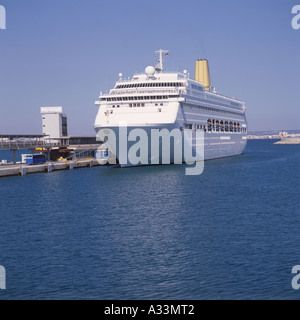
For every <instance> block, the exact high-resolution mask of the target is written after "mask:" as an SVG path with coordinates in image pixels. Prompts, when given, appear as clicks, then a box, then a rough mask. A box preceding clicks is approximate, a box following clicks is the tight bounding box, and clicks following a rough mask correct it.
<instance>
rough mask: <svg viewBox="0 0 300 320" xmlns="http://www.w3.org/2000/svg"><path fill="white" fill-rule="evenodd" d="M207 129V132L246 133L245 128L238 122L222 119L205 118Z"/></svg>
mask: <svg viewBox="0 0 300 320" xmlns="http://www.w3.org/2000/svg"><path fill="white" fill-rule="evenodd" d="M207 131H208V132H212V131H215V132H242V133H246V131H247V130H246V128H241V125H240V123H239V122H233V121H223V120H221V121H220V120H214V119H213V120H211V119H208V120H207Z"/></svg>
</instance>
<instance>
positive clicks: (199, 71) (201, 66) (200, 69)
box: [195, 60, 211, 90]
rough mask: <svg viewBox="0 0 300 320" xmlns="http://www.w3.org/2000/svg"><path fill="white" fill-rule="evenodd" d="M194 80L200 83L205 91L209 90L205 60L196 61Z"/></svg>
mask: <svg viewBox="0 0 300 320" xmlns="http://www.w3.org/2000/svg"><path fill="white" fill-rule="evenodd" d="M195 80H196V81H198V82H200V83H201V84H202V85H203V87H204V89H205V90H210V88H211V84H210V75H209V67H208V61H207V60H197V61H196V70H195Z"/></svg>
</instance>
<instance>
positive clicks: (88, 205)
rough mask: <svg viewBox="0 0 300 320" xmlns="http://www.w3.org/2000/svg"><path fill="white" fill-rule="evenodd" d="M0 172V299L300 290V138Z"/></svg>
mask: <svg viewBox="0 0 300 320" xmlns="http://www.w3.org/2000/svg"><path fill="white" fill-rule="evenodd" d="M273 142H274V141H270V140H261V141H249V142H248V146H247V149H246V151H245V154H244V155H242V156H238V157H232V158H226V159H219V160H213V161H208V162H205V169H204V173H203V174H202V175H200V176H186V175H185V174H184V172H185V171H184V168H185V166H184V165H181V166H175V165H173V166H155V167H139V168H130V169H112V168H108V167H96V168H91V169H90V168H87V169H80V170H74V171H61V172H52V173H50V174H36V175H27V176H25V177H11V178H2V179H1V180H0V194H1V202H0V219H1V223H0V265H3V266H4V267H5V268H6V276H7V283H6V287H7V289H6V290H2V291H1V290H0V299H102V300H104V299H299V298H300V291H296V290H294V289H293V288H292V286H291V281H292V278H293V276H294V275H292V274H291V270H292V267H293V266H294V265H300V245H299V244H300V232H299V230H300V208H299V205H300V200H299V199H300V189H299V181H300V161H299V160H300V146H299V145H294V146H292V145H290V146H284V145H273Z"/></svg>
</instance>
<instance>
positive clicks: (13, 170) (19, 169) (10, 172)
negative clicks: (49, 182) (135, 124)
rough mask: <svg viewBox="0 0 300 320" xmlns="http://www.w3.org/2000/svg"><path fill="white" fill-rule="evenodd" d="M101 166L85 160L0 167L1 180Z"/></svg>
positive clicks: (92, 160) (94, 160)
mask: <svg viewBox="0 0 300 320" xmlns="http://www.w3.org/2000/svg"><path fill="white" fill-rule="evenodd" d="M96 166H100V164H99V163H98V161H97V160H96V159H83V160H76V161H66V162H48V163H46V164H39V165H24V164H16V165H3V166H0V178H1V177H9V176H25V175H27V174H33V173H50V172H53V171H59V170H73V169H79V168H90V167H96Z"/></svg>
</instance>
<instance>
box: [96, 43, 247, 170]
mask: <svg viewBox="0 0 300 320" xmlns="http://www.w3.org/2000/svg"><path fill="white" fill-rule="evenodd" d="M168 54H169V53H168V51H167V50H162V49H160V50H159V51H156V52H155V57H156V62H157V64H156V65H155V66H154V67H153V66H148V67H146V69H145V72H144V73H142V74H134V75H133V77H132V78H127V79H125V78H124V77H123V75H122V74H121V73H120V74H119V80H118V81H116V83H115V86H114V88H113V89H111V90H110V91H109V93H106V94H104V93H102V92H101V93H100V96H99V100H97V101H96V102H95V103H96V105H98V106H99V111H98V114H97V117H96V120H95V124H94V128H95V130H96V132H97V133H98V132H99V131H100V130H101V129H103V130H104V132H105V130H106V131H107V129H111V130H113V131H114V132H115V135H116V139H117V142H116V145H115V146H114V147H113V146H109V145H107V144H106V143H104V144H103V147H102V150H100V151H99V152H100V154H101V155H100V156H98V158H101V159H102V158H103V159H106V158H109V157H111V154H110V153H111V152H112V151H111V150H113V152H114V153H115V159H116V161H117V163H118V161H119V160H120V150H119V149H120V148H121V145H120V148H118V146H119V143H123V142H121V141H120V140H122V141H125V140H124V139H123V138H125V139H126V138H127V137H122V136H120V133H121V134H123V135H126V132H125V133H122V132H121V130H120V128H121V127H122V126H126V128H127V129H128V131H130V130H131V129H134V128H142V129H144V130H145V131H146V132H147V134H148V135H149V136H150V132H151V130H152V129H160V130H161V129H168V130H169V131H170V132H171V131H172V130H173V129H179V130H180V131H181V132H182V133H184V132H185V131H186V130H189V131H191V132H194V133H195V132H197V131H201V132H203V137H204V143H203V144H204V160H211V159H217V158H224V157H230V156H236V155H240V154H242V153H243V151H244V149H245V146H246V144H247V121H246V115H245V112H246V106H245V103H244V102H243V101H241V100H238V99H235V98H233V97H229V96H225V95H222V94H220V93H217V92H216V90H215V88H213V87H212V86H211V82H210V73H209V65H208V61H207V60H197V61H196V68H195V78H194V79H192V78H191V77H190V75H189V73H188V72H187V71H186V70H184V71H183V73H180V72H167V71H164V59H166V57H167V56H168ZM103 130H101V131H103ZM127 144H128V145H127ZM175 144H176V141H173V145H172V147H171V150H173V147H174V145H175ZM193 144H194V145H193V147H194V148H195V147H196V146H195V143H194V142H193ZM130 145H132V142H128V141H127V140H126V148H128V149H129V148H130ZM149 145H150V144H149ZM110 147H112V149H110ZM100 149H101V148H100ZM147 154H148V155H149V159H148V161H147V162H146V163H145V162H144V163H139V164H137V163H134V165H147V164H149V165H151V164H153V163H156V164H157V162H155V161H153V158H157V157H159V159H160V160H159V161H160V162H159V163H161V161H162V160H161V159H162V158H161V155H153V154H151V152H149V153H147ZM173 156H174V155H173V154H172V151H171V155H170V163H174V158H172V157H173ZM182 160H183V162H185V161H184V158H183V159H182ZM119 163H121V162H119ZM121 164H122V165H121V166H130V165H132V164H131V163H130V162H128V163H121Z"/></svg>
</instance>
